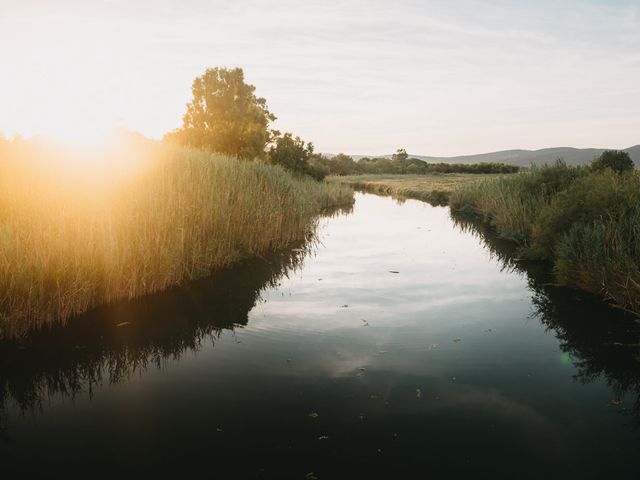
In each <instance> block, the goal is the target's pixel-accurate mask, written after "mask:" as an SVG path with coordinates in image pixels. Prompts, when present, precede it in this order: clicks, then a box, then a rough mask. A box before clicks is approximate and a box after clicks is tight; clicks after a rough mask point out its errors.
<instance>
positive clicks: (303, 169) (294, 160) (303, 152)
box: [267, 130, 313, 174]
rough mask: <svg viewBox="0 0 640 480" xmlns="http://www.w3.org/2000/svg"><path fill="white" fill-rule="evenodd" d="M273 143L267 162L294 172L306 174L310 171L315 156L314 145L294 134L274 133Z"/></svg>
mask: <svg viewBox="0 0 640 480" xmlns="http://www.w3.org/2000/svg"><path fill="white" fill-rule="evenodd" d="M272 134H273V143H272V145H271V147H270V148H269V151H268V152H267V160H268V161H269V163H271V164H273V165H281V166H283V167H284V168H286V169H287V170H290V171H292V172H296V173H301V174H305V173H308V170H309V159H310V158H311V156H312V155H313V144H312V143H311V142H309V143H306V144H305V142H304V140H302V139H301V138H300V137H294V136H293V134H292V133H285V134H284V135H282V134H281V133H280V132H278V131H277V130H274V131H273V132H272Z"/></svg>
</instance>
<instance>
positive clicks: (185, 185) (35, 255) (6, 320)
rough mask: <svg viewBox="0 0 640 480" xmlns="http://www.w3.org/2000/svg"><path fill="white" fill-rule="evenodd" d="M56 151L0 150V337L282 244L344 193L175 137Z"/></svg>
mask: <svg viewBox="0 0 640 480" xmlns="http://www.w3.org/2000/svg"><path fill="white" fill-rule="evenodd" d="M55 156H56V155H55V154H54V153H52V151H51V150H50V149H46V148H41V147H37V146H34V145H31V144H29V143H28V142H5V143H4V144H3V145H1V148H0V212H1V215H0V336H4V337H13V336H20V335H22V334H24V333H25V332H27V331H29V330H31V329H33V328H34V327H40V326H43V325H47V324H49V323H51V322H58V321H62V322H63V321H64V320H65V319H67V318H69V317H71V316H73V315H77V314H79V313H82V312H84V311H86V310H88V309H91V308H92V307H94V306H97V305H100V304H104V303H107V302H111V301H113V300H116V299H121V298H133V297H137V296H140V295H144V294H147V293H150V292H154V291H159V290H163V289H166V288H167V287H169V286H171V285H175V284H180V283H183V282H186V281H188V280H191V279H194V278H198V277H202V276H205V275H207V274H209V273H210V272H211V271H212V270H215V269H218V268H222V267H227V266H229V265H231V264H233V263H235V262H238V261H239V260H241V259H244V258H247V257H252V256H260V255H263V254H265V253H267V252H269V251H272V250H276V249H281V248H286V247H287V246H289V245H291V244H292V243H294V242H298V241H300V240H303V239H305V238H309V237H310V235H312V232H313V229H314V226H315V221H316V219H317V218H318V215H319V214H320V213H321V212H322V211H323V209H326V208H329V207H332V206H337V205H345V204H351V203H352V202H353V195H352V191H351V190H350V189H349V188H347V187H345V186H342V185H335V184H326V183H318V182H315V181H313V180H311V179H302V178H294V177H293V176H291V175H290V174H289V173H287V172H285V171H284V170H283V169H282V168H280V167H274V166H269V165H264V164H260V163H255V162H242V161H238V160H235V159H231V158H226V157H223V156H219V155H213V154H208V153H204V152H201V151H196V150H189V149H185V148H180V147H174V146H167V145H158V144H145V145H144V146H141V145H139V146H137V147H136V148H132V149H127V150H126V151H124V150H123V151H121V152H119V153H118V154H117V155H114V154H111V156H107V157H105V158H98V156H96V157H95V158H88V157H87V158H81V159H80V160H83V161H80V162H75V163H74V161H71V162H67V163H66V164H65V162H64V161H63V162H57V161H56V160H57V159H56V158H55ZM59 157H60V158H62V159H63V160H68V159H69V158H71V157H70V156H65V154H63V153H60V154H59ZM84 160H86V161H84ZM89 166H91V168H89ZM133 166H135V168H133Z"/></svg>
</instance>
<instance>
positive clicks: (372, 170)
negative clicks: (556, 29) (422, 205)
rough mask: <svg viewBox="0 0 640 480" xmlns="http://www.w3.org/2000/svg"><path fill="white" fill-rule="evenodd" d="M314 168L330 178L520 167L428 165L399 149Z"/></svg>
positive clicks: (324, 161)
mask: <svg viewBox="0 0 640 480" xmlns="http://www.w3.org/2000/svg"><path fill="white" fill-rule="evenodd" d="M314 162H315V164H316V165H317V167H316V168H322V167H323V168H322V169H323V171H328V173H329V174H331V175H359V174H400V175H403V174H418V175H420V174H427V173H516V172H518V171H519V169H520V168H519V167H518V166H516V165H507V164H504V163H488V162H483V163H472V164H465V163H442V162H440V163H427V162H424V161H422V160H420V159H419V158H412V157H409V155H408V154H407V152H406V150H404V149H402V148H401V149H398V150H397V151H396V153H394V154H393V155H392V156H391V158H387V157H376V158H369V157H364V158H361V159H360V160H359V161H355V160H354V159H353V158H351V157H350V156H348V155H345V154H344V153H339V154H338V155H335V156H333V157H330V158H329V157H320V158H317V159H314Z"/></svg>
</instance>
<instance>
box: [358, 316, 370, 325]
mask: <svg viewBox="0 0 640 480" xmlns="http://www.w3.org/2000/svg"><path fill="white" fill-rule="evenodd" d="M360 320H362V324H363V325H362V326H363V327H368V326H369V322H367V321H366V320H365V319H364V318H361V319H360Z"/></svg>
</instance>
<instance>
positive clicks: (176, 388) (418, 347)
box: [0, 194, 640, 479]
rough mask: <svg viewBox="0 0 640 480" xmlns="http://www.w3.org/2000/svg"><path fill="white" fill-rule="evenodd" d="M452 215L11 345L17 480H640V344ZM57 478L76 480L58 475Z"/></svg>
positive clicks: (345, 241)
mask: <svg viewBox="0 0 640 480" xmlns="http://www.w3.org/2000/svg"><path fill="white" fill-rule="evenodd" d="M547 270H548V269H547V268H543V267H541V266H540V265H533V264H532V265H527V264H526V263H525V262H522V261H520V260H519V259H518V258H517V256H516V254H515V253H514V252H513V251H512V248H511V246H510V245H508V244H503V243H502V242H500V241H498V240H496V239H494V238H492V237H491V235H490V233H487V232H483V231H482V227H478V226H474V225H473V224H470V223H468V222H466V221H465V220H461V219H457V220H454V219H452V218H451V216H450V213H449V210H448V209H446V208H442V207H432V206H429V205H427V204H424V203H421V202H418V201H414V200H408V201H406V202H398V201H396V200H393V199H390V198H386V197H378V196H373V195H368V194H357V195H356V203H355V206H354V208H353V211H352V212H350V213H346V214H337V215H334V216H332V217H328V218H324V219H322V220H321V221H320V225H319V227H318V233H317V239H316V240H315V241H314V242H312V243H311V244H308V245H301V246H300V248H298V249H296V250H294V251H292V252H281V253H279V254H277V255H274V256H273V257H269V258H266V259H257V260H255V261H251V262H246V263H244V264H243V265H240V266H238V267H236V268H233V269H230V270H228V271H223V272H219V273H217V274H215V275H213V276H212V277H211V278H209V279H204V280H201V281H197V282H193V284H189V285H187V286H185V287H183V288H176V289H173V290H171V291H169V292H166V293H162V294H157V295H151V296H149V297H145V298H144V299H139V300H136V301H130V302H121V303H119V304H116V305H111V306H109V307H103V308H100V309H97V310H96V311H94V312H91V313H89V314H87V315H84V316H83V317H80V318H77V319H75V320H73V321H71V322H69V324H68V325H66V326H64V327H62V326H56V327H53V328H52V329H51V330H50V331H43V332H39V333H35V334H34V335H33V336H32V337H30V338H28V339H26V340H23V341H20V342H16V341H11V342H10V341H5V342H3V343H2V344H0V359H1V361H2V364H1V367H2V368H1V370H0V388H1V390H0V395H1V398H0V402H1V403H0V405H2V411H1V412H0V428H1V430H0V436H1V438H0V458H1V459H2V465H3V472H4V473H7V474H10V476H8V477H6V478H16V477H17V475H18V474H21V475H31V476H39V475H42V476H47V475H52V474H53V473H58V474H62V473H65V474H68V475H72V476H87V477H130V476H144V477H147V476H149V477H153V476H156V477H157V476H160V477H168V476H187V475H189V476H190V475H206V478H225V479H226V478H300V479H305V478H307V479H311V478H317V479H330V478H428V477H429V478H433V477H435V478H452V477H457V476H465V477H466V476H471V475H473V476H474V477H480V478H488V477H491V478H541V477H545V478H556V477H558V478H559V477H564V478H604V477H605V476H606V477H608V478H618V479H620V478H638V475H640V463H639V462H638V461H637V460H638V454H639V453H640V448H639V447H640V431H639V430H638V426H640V421H639V419H640V413H639V408H638V405H639V403H638V396H639V392H640V362H639V359H640V357H639V354H638V352H639V348H638V343H639V338H640V328H639V325H638V323H637V322H635V321H634V320H633V318H632V317H629V316H625V314H624V313H623V312H620V311H617V310H614V309H612V308H610V307H608V306H606V305H605V304H603V303H602V302H600V301H598V300H596V299H594V298H592V297H590V296H588V295H584V294H580V293H578V292H575V291H572V290H567V289H562V288H557V287H554V286H553V285H550V283H552V279H551V278H549V276H548V274H547ZM56 476H57V475H56Z"/></svg>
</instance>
